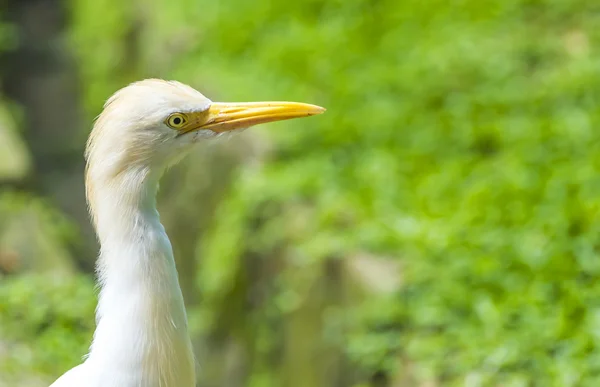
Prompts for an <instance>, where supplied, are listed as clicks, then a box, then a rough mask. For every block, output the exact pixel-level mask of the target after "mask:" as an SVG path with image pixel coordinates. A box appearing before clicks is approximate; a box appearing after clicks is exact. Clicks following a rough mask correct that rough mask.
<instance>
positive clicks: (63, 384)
mask: <svg viewBox="0 0 600 387" xmlns="http://www.w3.org/2000/svg"><path fill="white" fill-rule="evenodd" d="M323 111H324V109H323V108H320V107H318V106H314V105H308V104H300V103H292V102H258V103H231V104H230V103H213V102H211V101H210V100H209V99H207V98H206V97H204V96H203V95H202V94H200V93H199V92H198V91H196V90H194V89H193V88H191V87H189V86H186V85H183V84H181V83H179V82H174V81H162V80H156V79H150V80H144V81H141V82H137V83H134V84H131V85H129V86H127V87H125V88H123V89H121V90H119V91H118V92H117V93H115V94H114V95H113V96H112V97H111V98H110V99H109V100H108V101H107V103H106V104H105V106H104V110H103V112H102V114H101V115H100V116H99V117H98V120H97V121H96V123H95V125H94V128H93V130H92V133H91V135H90V138H89V141H88V144H87V149H86V161H87V170H86V193H87V198H88V203H89V207H90V213H91V216H92V219H93V222H94V226H95V228H96V232H97V234H98V238H99V241H100V244H101V249H100V255H99V258H98V264H97V268H98V279H99V284H100V289H101V290H100V295H99V301H98V307H97V311H96V322H97V327H96V331H95V333H94V338H93V342H92V345H91V347H90V352H89V355H88V356H87V358H86V359H85V361H84V363H83V364H81V365H79V366H77V367H75V368H73V369H72V370H70V371H69V372H67V373H65V374H64V375H63V376H62V377H60V378H59V379H58V380H57V381H56V382H55V383H54V384H52V386H51V387H192V386H195V379H196V377H195V361H194V356H193V352H192V346H191V342H190V339H189V335H188V331H187V319H186V313H185V307H184V303H183V296H182V294H181V289H180V287H179V282H178V277H177V270H176V268H175V261H174V259H173V251H172V249H171V244H170V242H169V239H168V237H167V234H166V233H165V229H164V227H163V226H162V225H161V223H160V219H159V214H158V212H157V210H156V202H155V197H156V191H157V189H158V181H159V179H160V177H161V175H162V173H163V171H164V169H165V167H166V166H168V165H169V164H170V163H173V162H175V161H177V160H179V159H180V158H181V156H182V155H183V154H185V152H186V151H188V150H189V149H191V148H192V146H193V145H194V143H196V142H198V141H199V140H201V139H205V138H211V137H215V136H218V135H219V134H222V133H225V132H230V131H233V130H236V129H242V128H246V127H248V126H252V125H255V124H260V123H264V122H270V121H277V120H282V119H289V118H296V117H303V116H309V115H314V114H319V113H322V112H323Z"/></svg>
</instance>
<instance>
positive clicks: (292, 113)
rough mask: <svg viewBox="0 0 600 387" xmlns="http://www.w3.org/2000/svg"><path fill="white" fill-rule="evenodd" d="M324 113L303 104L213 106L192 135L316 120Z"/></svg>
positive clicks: (244, 103)
mask: <svg viewBox="0 0 600 387" xmlns="http://www.w3.org/2000/svg"><path fill="white" fill-rule="evenodd" d="M324 111H325V109H324V108H322V107H320V106H316V105H310V104H307V103H300V102H237V103H236V102H234V103H225V102H213V103H212V104H211V106H210V108H209V109H208V111H207V112H204V114H205V116H204V117H203V118H204V120H205V121H204V122H202V123H201V124H200V125H193V128H190V131H191V130H202V129H209V130H212V131H213V132H217V133H222V132H228V131H230V130H235V129H241V128H248V127H250V126H253V125H258V124H264V123H267V122H273V121H281V120H289V119H291V118H300V117H308V116H314V115H316V114H321V113H323V112H324ZM197 122H198V121H197ZM198 123H200V122H198Z"/></svg>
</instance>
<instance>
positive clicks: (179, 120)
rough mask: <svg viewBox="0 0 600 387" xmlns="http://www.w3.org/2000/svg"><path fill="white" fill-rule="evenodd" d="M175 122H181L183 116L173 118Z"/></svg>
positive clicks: (176, 123)
mask: <svg viewBox="0 0 600 387" xmlns="http://www.w3.org/2000/svg"><path fill="white" fill-rule="evenodd" d="M173 124H175V125H179V124H181V118H179V117H175V118H173Z"/></svg>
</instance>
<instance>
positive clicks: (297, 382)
mask: <svg viewBox="0 0 600 387" xmlns="http://www.w3.org/2000/svg"><path fill="white" fill-rule="evenodd" d="M0 19H1V22H0V85H1V86H0V87H1V88H0V273H1V274H0V386H1V387H8V386H11V387H12V386H19V387H44V386H47V385H48V384H49V383H50V382H52V381H53V380H54V379H55V378H56V377H57V376H59V375H60V374H62V373H63V372H64V371H65V370H66V369H68V368H70V367H72V366H74V365H75V364H78V363H79V362H80V360H81V356H82V355H83V354H84V353H85V352H86V350H87V346H88V344H89V341H90V338H91V333H92V331H93V328H94V319H93V314H94V307H95V302H96V295H95V289H94V277H93V267H94V260H95V256H96V251H97V245H96V241H95V237H94V234H93V230H92V229H91V228H90V225H89V222H88V218H87V212H86V207H85V201H84V195H83V192H84V191H83V168H84V161H83V156H82V153H83V146H84V143H85V140H86V137H87V135H88V133H89V130H90V128H91V125H92V121H93V119H94V117H95V116H96V115H97V114H99V112H100V110H101V106H102V104H103V101H104V100H105V99H106V98H107V97H108V96H109V95H110V94H112V93H113V92H114V91H115V90H117V89H118V88H120V87H122V86H124V85H126V84H127V83H129V82H132V81H135V80H138V79H142V78H146V77H161V78H167V79H177V80H180V81H182V82H184V83H188V84H190V85H192V86H194V87H196V88H198V89H199V90H201V91H202V92H203V93H204V94H206V95H207V96H208V97H209V98H211V99H213V100H227V101H246V100H248V101H252V100H282V99H283V100H297V101H305V102H311V103H315V104H319V105H322V106H325V107H327V109H328V110H327V113H326V114H325V115H323V116H319V117H315V118H311V119H307V120H297V121H286V122H281V123H277V124H272V125H264V126H262V127H260V128H255V129H253V130H250V131H247V132H244V133H243V134H241V135H239V136H237V137H236V138H234V139H232V140H230V141H227V142H222V143H217V144H213V145H211V146H206V147H203V148H202V149H199V150H198V151H196V152H195V153H194V154H193V155H191V156H190V157H189V158H188V159H187V160H186V161H185V162H184V163H182V164H181V165H179V166H178V167H176V168H174V169H172V170H171V171H169V172H168V174H167V175H166V176H165V178H164V180H163V184H162V191H161V193H160V198H159V207H160V208H159V209H160V210H161V213H162V219H163V221H164V223H165V226H166V228H167V231H168V232H169V234H170V236H171V239H172V242H173V245H174V249H175V254H176V257H177V261H178V267H179V272H180V276H181V282H182V286H183V290H184V294H185V298H186V303H187V306H188V309H189V317H190V325H191V328H192V334H193V341H194V346H195V350H196V353H197V356H198V363H199V365H200V367H199V385H201V386H207V387H218V386H228V387H238V386H240V387H241V386H250V387H271V386H274V387H279V386H286V387H287V386H289V387H321V386H323V387H336V386H339V387H367V386H373V387H438V386H439V387H441V386H468V387H477V386H514V387H517V386H544V387H546V386H565V387H569V386H598V385H600V281H599V280H600V251H599V250H600V174H599V173H600V131H599V130H598V129H599V123H600V109H599V103H600V46H599V44H600V2H598V1H595V0H486V1H482V0H444V1H442V0H427V1H422V0H377V1H376V0H330V1H321V0H298V1H286V0H253V1H245V0H229V1H199V0H178V1H174V0H133V1H122V0H68V1H58V0H1V1H0Z"/></svg>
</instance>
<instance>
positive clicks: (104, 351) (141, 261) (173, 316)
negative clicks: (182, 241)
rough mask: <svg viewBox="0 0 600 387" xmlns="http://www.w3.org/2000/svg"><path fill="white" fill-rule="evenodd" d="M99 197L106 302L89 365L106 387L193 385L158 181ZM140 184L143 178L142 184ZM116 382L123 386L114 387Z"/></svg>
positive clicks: (114, 187)
mask: <svg viewBox="0 0 600 387" xmlns="http://www.w3.org/2000/svg"><path fill="white" fill-rule="evenodd" d="M119 178H120V181H119V180H116V181H111V182H107V184H101V185H100V186H101V187H103V188H102V190H100V191H97V192H94V198H95V200H96V202H95V203H93V204H91V207H92V211H94V219H95V224H96V229H97V232H98V236H99V239H100V243H101V251H100V256H99V259H98V276H99V282H100V296H99V301H98V308H97V311H96V320H97V328H96V331H95V333H94V341H93V343H92V346H91V349H90V355H89V358H88V362H90V363H91V364H93V365H94V367H93V368H94V369H96V370H99V372H105V374H103V375H98V378H99V379H100V380H101V381H104V378H107V379H106V380H110V381H111V382H110V383H107V384H103V385H106V386H113V385H115V386H116V385H118V386H122V387H129V386H164V387H191V386H193V385H194V383H195V381H194V379H195V374H194V359H193V354H192V349H191V342H190V339H189V335H188V331H187V318H186V313H185V307H184V303H183V296H182V294H181V289H180V287H179V281H178V276H177V270H176V268H175V261H174V258H173V251H172V248H171V244H170V242H169V239H168V237H167V235H166V232H165V229H164V227H163V226H162V225H161V223H160V219H159V215H158V212H157V210H156V206H155V201H156V200H155V197H156V191H157V188H158V176H156V177H154V176H152V175H150V174H141V173H134V174H131V175H123V176H120V177H119ZM136 178H137V179H138V180H136ZM115 380H118V382H114V381H115Z"/></svg>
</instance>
